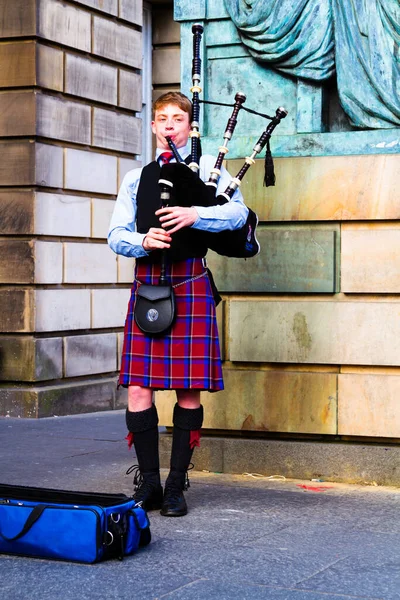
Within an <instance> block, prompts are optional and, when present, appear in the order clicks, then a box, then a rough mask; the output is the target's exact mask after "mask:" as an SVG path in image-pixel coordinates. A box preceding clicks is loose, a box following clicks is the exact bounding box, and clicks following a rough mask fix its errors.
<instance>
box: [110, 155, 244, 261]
mask: <svg viewBox="0 0 400 600" xmlns="http://www.w3.org/2000/svg"><path fill="white" fill-rule="evenodd" d="M178 151H179V154H180V155H181V157H182V158H183V159H185V158H186V157H187V156H189V154H190V152H189V149H188V146H185V147H184V148H178ZM162 152H163V150H160V149H159V148H157V151H156V159H158V157H159V156H160V154H161V153H162ZM172 162H175V160H173V161H172ZM214 164H215V157H213V156H211V155H209V154H206V155H205V156H202V157H201V159H200V171H199V174H200V177H201V179H202V180H203V181H208V179H209V177H210V171H211V169H212V168H213V167H214ZM141 174H142V169H141V168H140V169H133V170H132V171H129V172H128V173H127V174H126V175H125V177H124V179H123V181H122V184H121V187H120V190H119V192H118V196H117V201H116V203H115V207H114V212H113V215H112V217H111V222H110V227H109V230H108V238H107V241H108V245H109V246H110V248H112V250H114V252H116V254H123V255H124V256H133V257H135V258H139V257H141V256H148V255H149V253H148V252H146V250H145V249H144V248H143V245H142V244H143V240H144V238H145V235H146V234H143V233H138V232H137V231H136V210H137V205H136V196H137V190H138V187H139V181H140V176H141ZM231 180H232V177H231V176H230V175H229V173H228V171H227V170H226V169H225V168H224V167H222V169H221V177H220V179H219V182H218V187H217V194H220V193H221V192H224V191H225V190H226V188H227V187H228V185H229V183H230V182H231ZM195 208H196V211H197V213H198V215H199V216H198V219H197V220H196V221H195V222H194V223H193V225H192V227H193V229H202V230H204V231H213V232H218V231H223V230H224V229H230V230H233V229H240V227H242V226H243V225H244V224H245V222H246V219H247V215H248V212H249V210H248V208H247V207H246V206H245V205H244V203H243V196H242V194H241V192H240V190H236V191H235V193H234V194H233V196H232V199H231V201H230V202H227V203H226V204H222V205H220V206H207V207H206V206H195Z"/></svg>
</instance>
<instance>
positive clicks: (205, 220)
mask: <svg viewBox="0 0 400 600" xmlns="http://www.w3.org/2000/svg"><path fill="white" fill-rule="evenodd" d="M214 162H215V158H214V157H212V156H210V155H205V156H203V157H202V160H201V164H200V169H201V172H200V176H201V178H202V179H203V181H207V180H208V178H209V175H210V172H211V169H212V168H213V166H214ZM231 180H232V177H231V176H230V174H229V173H228V171H227V170H226V169H225V168H224V167H222V168H221V177H220V179H219V181H218V187H217V193H216V195H218V194H221V193H222V192H224V191H225V190H226V188H227V187H228V185H229V184H230V182H231ZM195 208H196V211H197V214H198V215H199V217H198V219H197V220H196V221H195V222H194V223H193V225H192V228H193V229H202V230H203V231H213V232H218V231H223V230H225V229H230V230H233V229H240V227H243V225H244V224H245V222H246V219H247V215H248V214H249V209H248V208H247V206H246V205H245V204H244V201H243V196H242V193H241V191H240V190H239V189H237V190H236V191H235V193H234V194H233V196H232V198H231V200H230V201H229V202H227V203H226V204H221V205H216V206H195Z"/></svg>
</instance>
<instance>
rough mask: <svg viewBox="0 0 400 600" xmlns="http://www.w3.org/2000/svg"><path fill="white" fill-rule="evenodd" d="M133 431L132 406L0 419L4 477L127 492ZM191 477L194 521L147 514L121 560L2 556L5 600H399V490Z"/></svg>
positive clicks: (236, 477) (241, 477)
mask: <svg viewBox="0 0 400 600" xmlns="http://www.w3.org/2000/svg"><path fill="white" fill-rule="evenodd" d="M125 435H126V429H125V419H124V411H117V412H109V413H94V414H90V415H75V416H71V417H58V418H55V417H53V418H48V419H41V420H38V421H32V420H29V419H10V418H3V419H0V473H1V476H0V481H1V482H2V483H9V484H13V483H15V484H19V485H35V486H43V487H44V486H45V487H55V488H65V489H70V490H74V489H75V490H82V491H83V490H89V491H91V490H92V491H104V492H124V493H126V494H128V495H130V494H131V493H132V476H131V475H129V476H128V475H126V470H127V468H128V467H129V466H130V465H131V464H133V463H134V462H135V454H134V452H133V451H128V449H127V445H126V441H125V440H124V438H125ZM195 456H196V455H194V462H196V461H195ZM166 475H167V471H166V470H165V469H162V478H163V479H165V477H166ZM190 481H191V487H190V489H189V490H188V492H187V493H186V497H187V501H188V505H189V514H188V515H187V516H186V517H183V518H179V519H168V518H165V517H162V516H161V515H160V514H159V513H158V512H151V513H149V517H150V524H151V532H152V542H151V544H150V545H149V546H148V547H146V548H143V549H141V550H139V551H138V552H137V553H136V554H135V555H133V556H131V557H127V558H126V559H124V561H122V562H120V561H117V560H113V561H108V562H104V563H100V564H95V565H84V564H75V563H68V562H61V561H48V560H42V559H33V558H24V557H15V556H6V555H0V581H1V598H2V599H3V598H4V599H5V600H58V599H59V598H60V597H62V598H63V600H78V599H79V600H86V599H87V600H92V599H96V600H97V599H98V600H103V599H104V600H106V599H114V598H115V599H121V600H125V599H127V600H128V599H129V600H131V599H132V598H135V599H136V598H137V599H139V600H142V599H144V600H147V599H154V600H156V599H158V598H160V599H162V598H166V599H173V600H181V599H186V598H190V599H191V600H196V599H200V598H201V600H204V599H212V600H213V599H218V600H225V599H226V600H228V599H229V600H231V599H236V598H240V599H242V598H243V599H250V598H251V599H252V600H258V599H261V598H271V599H272V600H286V599H290V600H341V599H343V600H344V599H349V598H352V599H358V598H360V599H361V598H362V599H364V600H365V599H370V600H377V599H381V600H400V489H399V488H395V487H380V486H362V485H349V484H341V483H332V482H324V481H321V482H313V481H306V480H293V479H285V478H284V477H280V476H276V477H272V478H268V477H258V476H257V475H255V474H246V475H245V474H237V475H229V474H221V473H210V472H202V471H195V470H193V471H192V472H191V474H190Z"/></svg>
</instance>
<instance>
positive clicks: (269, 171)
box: [264, 140, 275, 187]
mask: <svg viewBox="0 0 400 600" xmlns="http://www.w3.org/2000/svg"><path fill="white" fill-rule="evenodd" d="M264 185H265V187H270V186H273V185H275V171H274V161H273V158H272V154H271V148H270V144H269V140H268V141H267V150H266V152H265V162H264Z"/></svg>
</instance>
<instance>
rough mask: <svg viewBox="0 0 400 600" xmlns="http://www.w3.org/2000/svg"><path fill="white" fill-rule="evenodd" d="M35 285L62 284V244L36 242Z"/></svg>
mask: <svg viewBox="0 0 400 600" xmlns="http://www.w3.org/2000/svg"><path fill="white" fill-rule="evenodd" d="M34 249H35V257H34V261H35V265H34V268H35V283H62V279H63V246H62V243H61V242H38V241H36V242H35V245H34Z"/></svg>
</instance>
